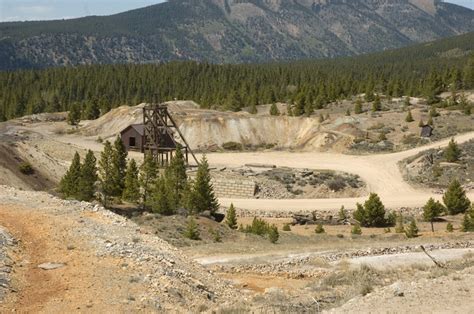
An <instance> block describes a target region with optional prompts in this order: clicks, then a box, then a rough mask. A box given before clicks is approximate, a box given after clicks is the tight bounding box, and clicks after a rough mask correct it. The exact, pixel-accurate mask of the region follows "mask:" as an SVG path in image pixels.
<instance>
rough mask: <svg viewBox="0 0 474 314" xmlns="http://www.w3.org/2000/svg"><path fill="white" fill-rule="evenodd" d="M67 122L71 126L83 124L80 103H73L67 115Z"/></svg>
mask: <svg viewBox="0 0 474 314" xmlns="http://www.w3.org/2000/svg"><path fill="white" fill-rule="evenodd" d="M67 122H68V123H69V124H70V125H78V124H79V122H81V107H80V105H79V104H78V103H73V104H72V105H71V109H70V110H69V113H68V115H67Z"/></svg>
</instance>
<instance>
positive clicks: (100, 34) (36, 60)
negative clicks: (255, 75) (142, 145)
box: [0, 0, 474, 70]
mask: <svg viewBox="0 0 474 314" xmlns="http://www.w3.org/2000/svg"><path fill="white" fill-rule="evenodd" d="M469 31H474V11H473V10H470V9H467V8H464V7H460V6H457V5H453V4H449V3H444V2H441V1H439V0H428V1H421V0H392V1H388V0H358V1H348V0H290V1H283V0H197V1H191V0H170V1H168V2H165V3H160V4H156V5H152V6H148V7H145V8H141V9H135V10H131V11H127V12H123V13H119V14H115V15H110V16H91V17H85V18H79V19H73V20H56V21H42V22H9V23H0V38H1V39H0V57H2V58H1V59H0V70H13V69H18V68H42V67H49V66H64V65H66V66H67V65H80V64H109V63H112V64H113V63H155V62H166V61H171V60H194V61H208V62H215V63H246V62H267V61H276V60H297V59H302V58H325V57H339V56H352V55H358V54H365V53H370V52H375V51H383V50H387V49H394V48H400V47H403V46H407V45H411V44H414V43H421V42H427V41H431V40H435V39H439V38H444V37H451V36H455V35H459V34H463V33H467V32H469Z"/></svg>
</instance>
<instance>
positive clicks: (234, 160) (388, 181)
mask: <svg viewBox="0 0 474 314" xmlns="http://www.w3.org/2000/svg"><path fill="white" fill-rule="evenodd" d="M473 138H474V132H470V133H466V134H462V135H459V136H456V137H455V140H456V141H457V142H458V143H464V142H466V141H469V140H471V139H473ZM449 141H450V139H445V140H443V141H439V142H436V143H432V144H429V145H426V146H423V147H418V148H415V149H411V150H407V151H403V152H399V153H393V154H379V155H367V156H353V155H343V154H333V153H319V152H314V153H292V152H257V153H241V154H235V153H224V154H223V153H216V154H209V155H207V157H208V159H209V162H210V164H211V165H213V166H241V165H242V164H246V163H261V164H274V165H277V166H285V167H295V168H309V169H327V170H338V171H344V172H348V173H354V174H357V175H359V176H360V177H361V178H362V179H363V180H364V181H365V182H366V183H367V187H368V190H369V191H370V192H375V193H377V194H379V195H380V197H381V198H382V200H383V202H384V204H385V205H386V206H387V207H389V208H396V207H416V206H422V205H424V204H425V203H426V201H427V200H428V199H429V198H430V197H434V198H437V199H440V198H441V195H436V194H434V193H433V192H432V191H429V190H425V189H416V188H414V187H412V186H411V185H410V184H408V183H407V182H406V181H405V180H404V179H403V177H402V174H401V173H400V170H399V168H398V163H399V162H400V161H402V160H404V159H405V158H408V157H410V156H414V155H416V154H418V153H419V152H422V151H424V150H427V149H431V148H441V147H444V146H446V145H447V144H448V142H449ZM469 197H470V198H474V193H470V194H469ZM364 200H365V198H355V199H354V198H346V199H312V200H305V199H298V200H255V199H221V200H220V201H221V204H222V205H224V206H228V205H230V203H234V205H236V206H237V207H238V208H244V209H251V210H265V211H272V210H276V211H287V210H288V211H294V210H316V209H320V210H331V209H334V210H336V209H339V208H340V206H341V205H344V206H345V207H346V208H354V207H355V205H356V203H357V202H363V201H364Z"/></svg>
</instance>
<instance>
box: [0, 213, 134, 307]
mask: <svg viewBox="0 0 474 314" xmlns="http://www.w3.org/2000/svg"><path fill="white" fill-rule="evenodd" d="M0 222H1V224H2V225H3V226H5V227H6V228H7V229H8V230H9V232H10V233H11V234H12V235H13V236H14V237H15V238H16V239H19V240H20V244H19V246H20V250H19V253H18V254H17V256H16V259H17V264H16V266H17V267H15V274H14V278H13V280H14V286H15V289H16V290H17V291H18V293H16V294H11V295H10V296H9V298H8V299H7V302H6V303H5V304H3V305H2V306H1V309H2V312H9V311H13V310H15V311H17V312H20V313H32V312H35V313H38V312H43V313H70V312H71V311H77V312H87V311H95V312H104V313H105V312H120V311H124V310H125V311H131V310H136V309H137V308H136V307H135V306H134V305H133V304H132V305H131V304H127V302H128V301H127V297H128V296H129V295H133V293H134V292H137V291H136V287H133V286H130V285H127V278H129V277H130V275H131V274H129V273H127V271H124V270H123V269H122V268H121V267H120V264H119V262H118V261H117V260H114V259H112V258H106V257H100V258H99V257H97V256H95V254H93V252H92V250H91V248H90V247H89V246H88V245H87V243H85V242H84V241H83V240H81V239H78V238H72V237H70V236H69V232H68V229H69V228H73V226H72V225H71V223H70V222H68V221H67V220H64V219H61V217H54V216H50V215H44V214H41V213H38V212H37V211H34V210H29V209H26V208H22V207H16V206H1V207H0ZM47 262H52V263H62V264H64V265H65V266H64V267H62V268H59V269H55V270H49V271H46V270H42V269H39V268H38V265H40V264H42V263H47ZM125 287H127V288H125Z"/></svg>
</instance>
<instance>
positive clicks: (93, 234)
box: [0, 186, 238, 312]
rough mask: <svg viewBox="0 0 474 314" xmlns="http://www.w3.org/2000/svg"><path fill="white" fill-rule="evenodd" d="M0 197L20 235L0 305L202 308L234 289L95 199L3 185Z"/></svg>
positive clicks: (230, 296)
mask: <svg viewBox="0 0 474 314" xmlns="http://www.w3.org/2000/svg"><path fill="white" fill-rule="evenodd" d="M0 204H2V205H0V207H1V210H0V222H1V224H2V225H3V226H4V227H5V228H6V229H8V231H9V232H11V233H12V235H13V236H14V237H15V238H17V239H19V241H20V244H19V250H18V252H17V254H15V256H14V257H13V260H14V263H13V281H12V287H13V288H14V289H15V290H16V291H17V293H14V294H10V295H9V297H8V298H7V299H6V302H5V303H4V304H2V308H3V310H6V311H8V310H10V309H15V310H17V311H20V312H22V311H24V312H29V311H33V312H37V311H42V312H58V311H59V312H71V311H73V310H83V311H89V310H93V311H98V312H101V311H102V312H103V311H106V312H110V311H114V309H115V310H120V311H137V310H140V311H151V312H157V311H178V312H180V311H189V310H194V311H202V310H205V309H213V308H218V307H225V306H226V304H228V303H229V302H232V300H235V299H236V297H237V295H238V294H237V293H236V291H234V290H233V289H232V287H231V286H229V285H228V284H227V283H226V282H225V281H222V280H221V279H219V278H218V277H216V276H214V275H213V274H211V273H210V272H209V271H207V270H206V269H204V268H203V267H201V266H199V265H197V264H195V263H193V262H192V261H190V260H189V259H188V258H187V257H186V256H185V255H183V254H182V253H180V252H179V251H178V250H177V249H175V248H174V247H172V246H171V245H169V244H168V243H167V242H165V241H163V240H161V239H160V238H158V237H156V236H154V235H149V234H147V233H146V232H143V231H142V230H141V228H140V227H138V226H137V225H136V224H134V223H133V222H131V221H128V220H127V219H125V218H123V217H121V216H118V215H116V214H113V213H111V212H110V211H107V210H104V209H103V208H101V207H100V206H93V205H90V204H88V203H79V202H71V201H63V200H60V199H57V198H54V197H51V196H49V195H47V194H45V193H41V192H36V193H35V192H22V191H18V190H15V189H12V188H8V187H5V186H1V187H0ZM40 265H43V266H45V265H46V266H45V267H46V269H48V270H45V269H40V268H38V267H39V266H40Z"/></svg>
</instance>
